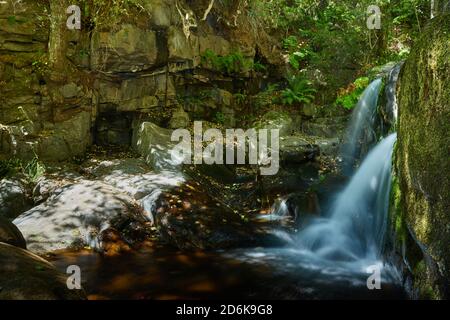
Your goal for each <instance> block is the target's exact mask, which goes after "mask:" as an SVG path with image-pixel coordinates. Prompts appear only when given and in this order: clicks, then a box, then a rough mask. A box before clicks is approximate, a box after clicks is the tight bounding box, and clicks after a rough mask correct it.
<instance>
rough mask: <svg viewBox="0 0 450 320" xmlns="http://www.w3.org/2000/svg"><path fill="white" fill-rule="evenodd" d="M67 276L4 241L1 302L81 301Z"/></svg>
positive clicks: (0, 263) (0, 264)
mask: <svg viewBox="0 0 450 320" xmlns="http://www.w3.org/2000/svg"><path fill="white" fill-rule="evenodd" d="M66 282H67V275H64V274H62V273H60V272H58V271H57V270H56V269H55V268H54V267H53V266H52V265H51V264H50V263H49V262H47V261H45V260H44V259H42V258H40V257H38V256H36V255H34V254H32V253H31V252H29V251H26V250H23V249H20V248H17V247H13V246H11V245H8V244H5V243H1V242H0V284H1V286H0V300H80V299H85V294H84V291H83V290H69V289H68V288H67V284H66Z"/></svg>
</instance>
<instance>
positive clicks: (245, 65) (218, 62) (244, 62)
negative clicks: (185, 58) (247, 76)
mask: <svg viewBox="0 0 450 320" xmlns="http://www.w3.org/2000/svg"><path fill="white" fill-rule="evenodd" d="M201 63H202V65H203V66H208V67H212V68H213V69H215V70H217V71H219V72H222V73H225V74H228V75H233V74H240V73H244V72H246V71H250V70H254V71H256V72H263V71H265V70H266V66H264V65H263V64H262V63H261V62H253V60H252V59H250V58H246V57H244V55H243V54H242V53H241V52H240V51H236V52H233V53H230V54H228V55H225V56H220V55H218V54H216V53H215V52H214V51H212V50H211V49H207V50H206V51H205V52H203V53H202V54H201Z"/></svg>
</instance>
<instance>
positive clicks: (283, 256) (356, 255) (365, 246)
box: [51, 79, 406, 299]
mask: <svg viewBox="0 0 450 320" xmlns="http://www.w3.org/2000/svg"><path fill="white" fill-rule="evenodd" d="M388 86H395V81H392V82H390V83H388ZM380 88H381V79H377V80H375V81H374V82H372V83H371V84H370V85H369V87H368V88H367V89H366V90H365V92H364V94H363V95H362V97H361V99H360V101H359V103H358V105H357V107H356V109H355V111H354V114H353V117H352V120H351V122H350V125H349V129H348V133H347V142H348V143H347V145H346V146H345V147H344V148H343V149H342V158H343V160H344V166H343V170H344V171H345V174H346V175H347V176H350V177H351V178H350V180H349V182H348V183H347V184H346V185H345V186H343V187H342V189H341V190H342V191H340V192H339V193H338V194H337V195H335V199H334V201H333V202H332V205H331V207H330V208H329V209H328V210H327V212H324V213H323V214H322V217H320V218H315V219H313V220H311V221H310V222H309V223H308V224H307V225H306V226H305V227H303V228H302V229H301V230H300V231H299V232H298V233H297V234H288V233H283V234H282V237H283V238H284V240H286V241H285V242H286V245H285V246H282V247H277V248H267V247H264V248H263V247H261V248H243V249H234V250H224V251H215V252H209V253H205V252H191V253H186V252H180V251H174V250H172V249H168V248H164V247H163V248H155V247H149V248H148V249H147V250H143V251H142V252H138V253H130V254H126V255H123V256H120V257H109V258H108V257H102V256H99V255H97V254H95V253H92V252H82V253H80V252H78V253H70V252H65V253H60V254H56V255H54V256H53V258H52V259H51V260H52V261H53V263H54V264H55V265H56V266H57V267H58V268H60V269H61V270H65V268H66V266H67V265H68V264H78V265H80V266H81V268H82V270H83V272H84V273H83V274H84V278H83V286H84V287H85V289H86V291H88V293H89V297H90V298H92V299H108V298H113V299H114V298H136V299H139V298H150V299H172V298H185V299H191V298H193V299H197V298H199V299H201V298H211V297H213V298H234V299H237V298H278V299H333V298H343V299H345V298H356V299H360V298H362V299H379V298H384V299H389V298H393V299H399V298H405V297H406V296H405V294H404V290H403V288H402V286H401V284H400V279H401V277H400V275H399V273H398V272H397V270H396V269H395V268H394V267H392V266H391V265H390V264H389V263H386V262H385V261H383V256H382V254H381V250H382V247H383V242H384V238H385V232H386V229H387V215H388V205H389V194H390V185H391V161H392V152H393V147H394V144H395V142H396V138H397V136H396V134H395V133H393V134H391V135H389V136H387V137H385V138H383V139H381V140H380V141H379V143H378V144H377V145H376V146H374V147H373V148H371V146H372V145H370V146H366V147H367V149H368V153H366V154H367V155H366V156H365V158H364V159H363V161H362V162H361V165H360V166H359V167H358V168H357V169H356V171H355V169H354V167H355V165H356V164H357V162H358V159H359V157H360V156H361V155H362V156H364V153H362V152H360V151H361V150H360V144H361V143H364V141H366V139H365V138H364V136H365V135H366V134H367V133H369V134H372V133H373V131H374V130H373V123H374V114H375V111H376V106H377V100H378V95H379V91H380ZM391 89H392V88H391ZM390 92H391V91H390ZM286 210H287V207H286V203H285V202H283V201H281V202H280V206H279V208H278V209H275V210H274V213H273V214H274V215H275V214H284V213H285V211H286ZM275 220H276V219H275ZM277 232H278V233H282V232H280V231H279V230H274V233H275V234H276V233H277ZM280 237H281V236H280ZM374 266H375V267H378V268H379V269H380V270H381V271H380V272H381V280H382V289H381V290H369V289H368V287H367V279H368V277H369V276H370V273H368V268H369V267H374Z"/></svg>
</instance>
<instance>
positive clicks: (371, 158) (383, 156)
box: [299, 133, 397, 261]
mask: <svg viewBox="0 0 450 320" xmlns="http://www.w3.org/2000/svg"><path fill="white" fill-rule="evenodd" d="M396 139H397V135H396V134H395V133H393V134H391V135H390V136H388V137H386V138H385V139H383V140H382V141H381V142H380V143H379V144H378V145H377V146H376V147H374V148H373V150H372V151H370V153H369V154H368V155H367V157H366V159H365V160H364V161H363V163H362V164H361V166H360V168H359V169H358V170H357V171H356V173H355V174H354V175H353V177H352V179H351V181H350V183H349V184H348V185H347V187H346V188H345V189H344V191H343V192H342V193H340V194H339V195H338V197H337V199H336V201H335V203H334V205H333V206H332V208H331V210H330V212H329V214H328V217H327V218H322V219H316V220H314V221H313V222H312V223H311V224H310V225H309V226H308V227H306V229H304V230H303V231H302V232H301V234H300V236H299V242H300V244H301V246H303V247H304V248H306V249H308V250H310V251H311V252H312V253H313V254H315V255H316V256H318V257H320V258H323V259H326V260H335V261H353V260H358V259H377V258H378V257H379V255H380V248H381V246H382V242H383V240H384V234H385V230H386V223H387V214H388V205H389V194H390V186H391V162H392V150H393V147H394V143H395V141H396Z"/></svg>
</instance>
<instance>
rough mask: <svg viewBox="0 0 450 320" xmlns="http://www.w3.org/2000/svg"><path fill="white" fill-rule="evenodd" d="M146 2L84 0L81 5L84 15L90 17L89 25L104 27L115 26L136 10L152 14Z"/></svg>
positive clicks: (142, 0)
mask: <svg viewBox="0 0 450 320" xmlns="http://www.w3.org/2000/svg"><path fill="white" fill-rule="evenodd" d="M144 4H145V1H144V0H83V1H82V3H81V5H80V7H82V10H83V17H88V20H89V21H88V24H89V25H91V26H92V27H94V28H102V27H105V26H114V25H115V24H116V23H118V22H119V21H120V20H121V19H123V18H124V17H127V16H130V15H132V14H133V13H136V11H137V12H144V13H146V14H148V15H150V13H149V12H148V11H147V10H146V9H145V6H144Z"/></svg>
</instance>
